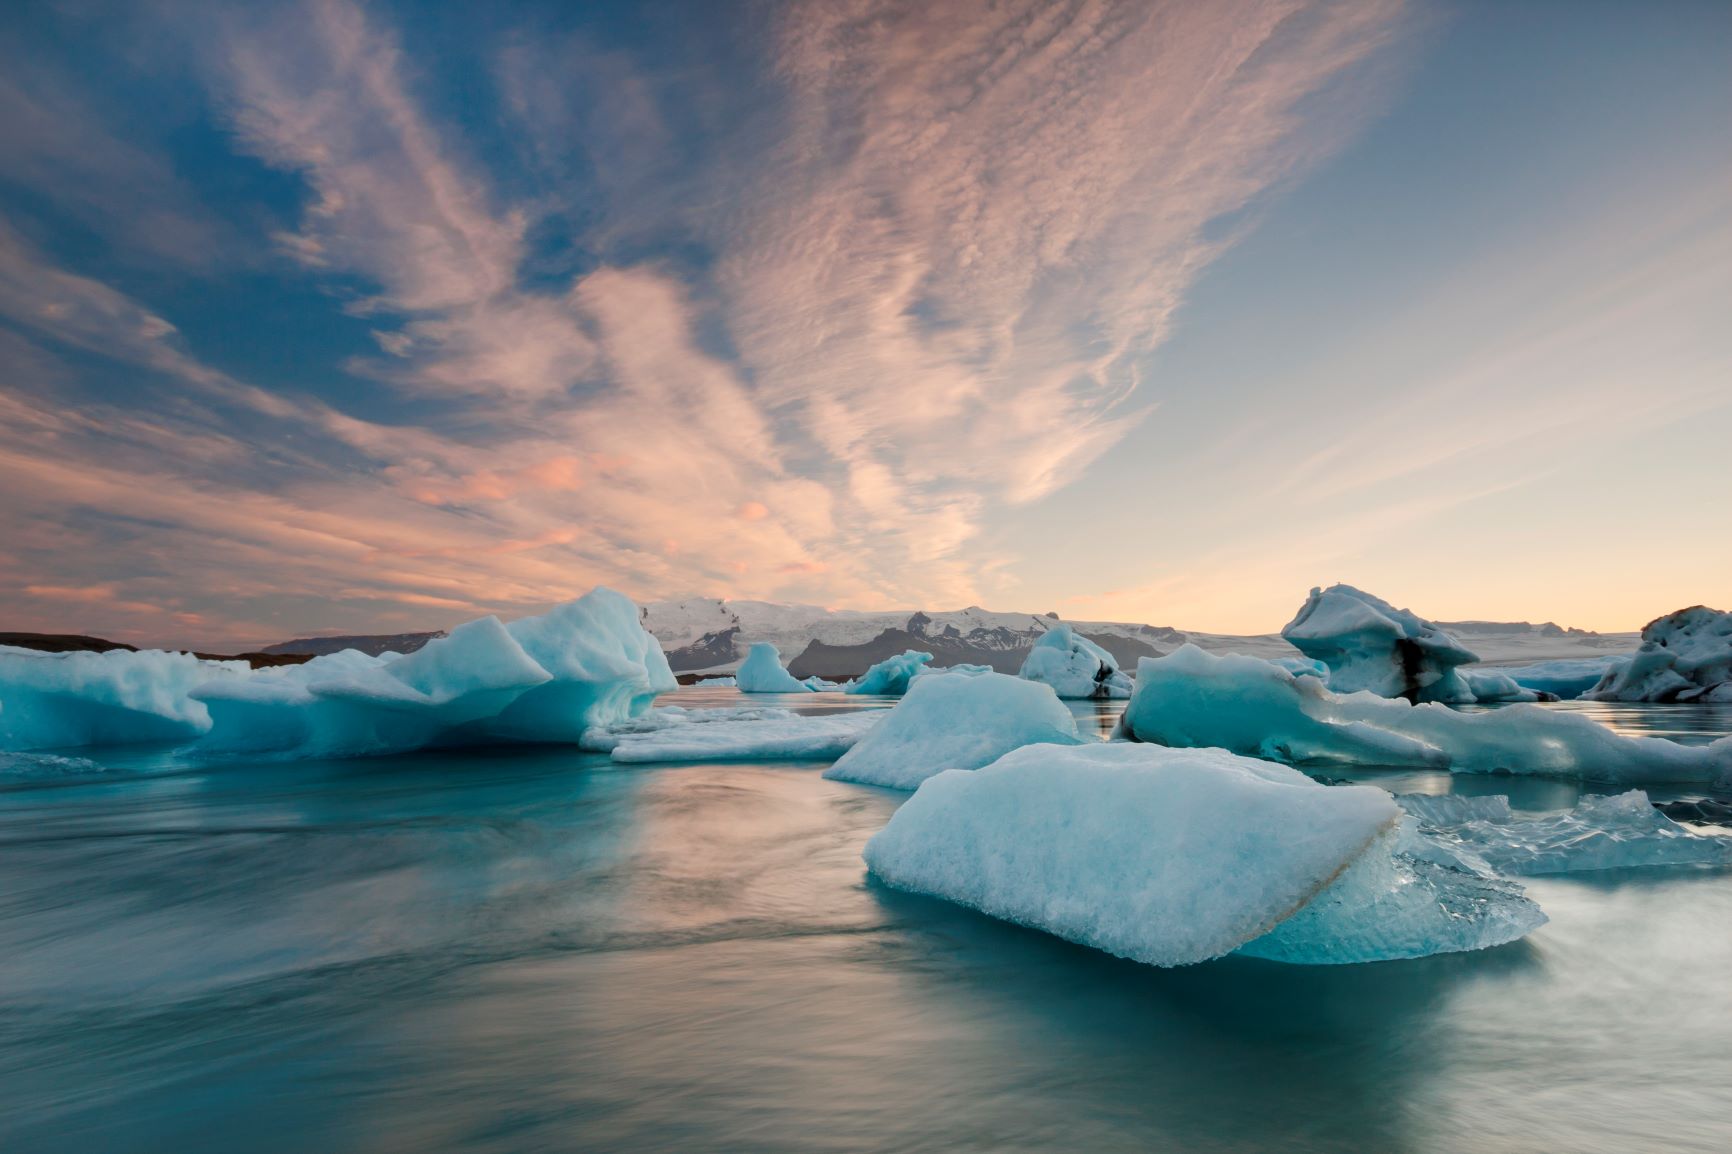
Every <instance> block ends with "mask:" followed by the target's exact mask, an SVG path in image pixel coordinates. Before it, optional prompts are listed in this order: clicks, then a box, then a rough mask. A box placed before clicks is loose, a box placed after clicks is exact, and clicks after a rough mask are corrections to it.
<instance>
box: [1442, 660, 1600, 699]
mask: <svg viewBox="0 0 1732 1154" xmlns="http://www.w3.org/2000/svg"><path fill="white" fill-rule="evenodd" d="M1628 660H1629V658H1628V657H1627V656H1624V657H1574V658H1565V659H1562V660H1558V661H1539V662H1535V663H1534V664H1532V665H1513V666H1500V667H1498V668H1497V669H1496V670H1484V671H1480V670H1473V671H1470V672H1496V673H1500V674H1502V675H1503V676H1505V677H1507V678H1509V679H1510V680H1511V681H1514V682H1515V683H1516V684H1517V685H1520V686H1522V687H1523V688H1524V689H1532V690H1534V691H1535V692H1537V693H1549V694H1551V695H1552V696H1553V697H1556V698H1558V699H1559V700H1560V701H1571V700H1574V699H1575V698H1577V697H1580V696H1582V694H1584V693H1586V692H1587V691H1588V690H1590V689H1592V688H1593V687H1594V686H1596V685H1598V684H1599V682H1600V679H1601V678H1602V677H1604V676H1605V675H1606V671H1607V670H1609V669H1611V668H1612V667H1614V666H1616V665H1621V664H1623V663H1624V662H1626V661H1628Z"/></svg>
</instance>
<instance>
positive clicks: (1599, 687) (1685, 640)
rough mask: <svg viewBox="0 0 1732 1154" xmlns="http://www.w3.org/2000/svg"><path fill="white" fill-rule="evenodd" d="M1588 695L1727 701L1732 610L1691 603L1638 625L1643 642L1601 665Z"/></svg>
mask: <svg viewBox="0 0 1732 1154" xmlns="http://www.w3.org/2000/svg"><path fill="white" fill-rule="evenodd" d="M1582 696H1584V697H1586V698H1588V699H1589V700H1591V701H1678V702H1687V701H1700V702H1732V613H1727V612H1722V611H1721V610H1719V609H1709V608H1708V607H1707V606H1705V605H1692V606H1691V607H1690V608H1688V609H1680V610H1678V611H1677V612H1676V613H1669V614H1667V615H1666V616H1664V617H1661V618H1659V619H1657V620H1654V621H1650V622H1648V624H1647V625H1645V626H1644V627H1643V628H1642V647H1641V648H1640V649H1638V650H1636V652H1635V654H1634V655H1633V656H1631V657H1630V658H1629V659H1628V660H1626V661H1623V662H1621V663H1620V664H1617V665H1614V666H1612V667H1611V668H1610V669H1608V670H1606V672H1605V674H1604V675H1603V676H1602V677H1601V678H1600V680H1599V681H1598V682H1597V683H1595V685H1594V687H1593V688H1592V689H1590V690H1588V692H1586V693H1584V694H1583V695H1582Z"/></svg>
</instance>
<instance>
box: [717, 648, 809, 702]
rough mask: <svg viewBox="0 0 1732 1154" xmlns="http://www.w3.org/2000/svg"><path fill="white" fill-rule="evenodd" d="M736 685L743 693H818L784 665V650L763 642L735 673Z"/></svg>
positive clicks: (752, 650) (749, 654) (751, 652)
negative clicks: (782, 651)
mask: <svg viewBox="0 0 1732 1154" xmlns="http://www.w3.org/2000/svg"><path fill="white" fill-rule="evenodd" d="M734 684H735V685H736V686H738V687H739V690H740V692H741V693H814V692H816V690H815V689H814V688H813V687H812V686H810V685H808V684H806V682H804V681H801V680H799V679H798V678H796V677H795V676H794V675H793V674H792V673H789V672H788V670H787V668H786V667H785V666H784V665H783V664H782V653H781V650H779V649H777V648H776V647H775V646H774V645H771V644H770V643H769V642H768V641H759V642H757V643H756V644H754V645H753V646H752V648H751V649H750V650H749V651H748V652H747V653H746V659H745V660H744V661H742V662H740V667H739V668H738V669H736V670H734Z"/></svg>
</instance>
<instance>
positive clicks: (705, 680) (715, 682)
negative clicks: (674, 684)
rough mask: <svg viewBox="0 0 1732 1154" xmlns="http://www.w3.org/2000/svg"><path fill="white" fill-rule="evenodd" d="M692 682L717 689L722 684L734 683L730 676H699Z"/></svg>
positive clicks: (729, 684)
mask: <svg viewBox="0 0 1732 1154" xmlns="http://www.w3.org/2000/svg"><path fill="white" fill-rule="evenodd" d="M694 684H697V685H702V686H707V687H710V688H716V689H719V688H721V687H722V686H731V685H734V684H735V682H734V679H733V678H732V677H700V678H699V679H698V680H697V681H696V682H695V683H694Z"/></svg>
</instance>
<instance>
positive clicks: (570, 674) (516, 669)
mask: <svg viewBox="0 0 1732 1154" xmlns="http://www.w3.org/2000/svg"><path fill="white" fill-rule="evenodd" d="M674 687H675V682H674V677H673V673H672V672H671V671H670V670H669V669H668V664H667V659H666V658H665V657H664V656H663V655H662V652H661V647H660V646H659V645H657V644H656V642H655V639H654V638H652V637H650V636H649V635H648V634H647V633H645V632H644V631H643V627H642V626H641V625H640V624H639V623H638V615H637V607H636V606H635V605H633V604H632V602H631V601H630V600H629V599H627V598H626V597H623V596H621V595H620V594H618V593H615V592H613V591H612V590H610V589H596V590H593V591H592V592H590V593H588V594H586V595H584V596H583V597H581V598H579V599H578V600H576V601H573V602H571V603H569V604H566V605H561V606H559V607H558V608H556V609H554V610H552V611H551V612H549V613H547V614H545V615H544V616H540V617H525V618H521V619H519V620H517V621H514V622H512V623H511V624H510V625H505V624H502V623H501V622H500V621H499V619H498V618H497V617H483V618H481V619H479V620H477V621H470V622H467V623H466V624H463V625H459V626H458V627H457V628H455V629H453V630H451V632H450V634H449V635H448V636H445V637H441V638H437V639H435V640H433V641H430V642H428V643H427V644H426V645H425V646H423V647H422V648H420V649H417V650H416V651H415V652H413V653H411V654H408V655H407V656H399V655H397V654H385V655H381V656H379V657H371V656H368V655H367V654H364V653H360V652H358V651H356V650H352V649H350V650H344V651H342V652H339V653H333V654H328V655H326V656H322V657H315V658H314V659H313V660H311V661H309V662H307V663H306V664H304V665H294V666H283V667H279V668H274V669H260V670H256V671H254V672H253V673H252V674H251V675H250V676H247V677H240V678H226V679H223V680H219V681H213V682H208V683H206V684H204V685H201V686H199V687H198V688H196V689H195V690H193V691H192V697H193V699H194V700H196V701H198V702H200V703H201V704H202V707H204V708H207V709H208V710H209V712H210V718H211V726H210V732H209V733H208V734H206V735H205V736H204V737H203V738H201V739H200V740H199V742H198V743H197V744H196V745H195V747H194V748H195V749H197V750H198V751H200V752H203V753H233V752H273V753H287V754H291V755H296V756H304V757H317V756H335V755H353V754H378V753H395V752H403V751H407V750H412V749H421V748H425V747H429V746H451V745H483V744H489V743H495V742H565V743H577V742H579V741H581V739H582V737H583V735H584V733H585V732H586V731H587V730H589V729H590V728H592V727H594V726H599V725H607V724H612V723H615V722H619V721H623V720H625V719H626V718H628V717H632V716H636V715H638V714H641V713H642V712H644V711H645V710H647V709H648V708H649V706H650V703H651V702H652V701H653V700H654V699H655V697H656V696H657V695H658V694H660V693H665V692H668V691H670V690H672V689H673V688H674Z"/></svg>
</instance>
